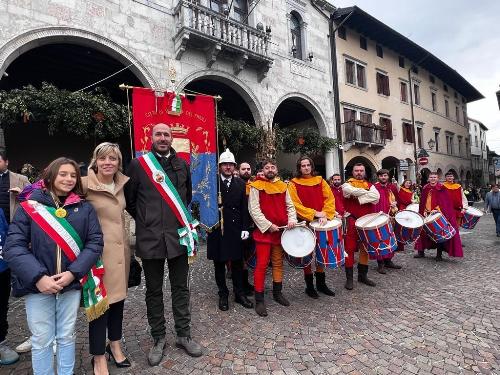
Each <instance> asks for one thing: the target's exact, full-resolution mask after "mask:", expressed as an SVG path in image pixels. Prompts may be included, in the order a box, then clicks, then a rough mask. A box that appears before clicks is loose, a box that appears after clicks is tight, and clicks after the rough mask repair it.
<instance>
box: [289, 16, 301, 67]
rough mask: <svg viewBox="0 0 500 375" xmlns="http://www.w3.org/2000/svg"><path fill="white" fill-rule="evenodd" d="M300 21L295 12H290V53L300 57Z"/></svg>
mask: <svg viewBox="0 0 500 375" xmlns="http://www.w3.org/2000/svg"><path fill="white" fill-rule="evenodd" d="M301 24H302V21H301V19H300V16H299V15H298V14H296V13H295V12H292V13H290V32H291V36H292V55H293V57H295V58H297V59H302V25H301Z"/></svg>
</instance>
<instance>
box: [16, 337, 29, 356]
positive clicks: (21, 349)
mask: <svg viewBox="0 0 500 375" xmlns="http://www.w3.org/2000/svg"><path fill="white" fill-rule="evenodd" d="M15 351H16V352H18V353H27V352H30V351H31V337H30V338H29V339H28V340H26V341H25V342H23V343H21V344H19V345H18V346H16V349H15Z"/></svg>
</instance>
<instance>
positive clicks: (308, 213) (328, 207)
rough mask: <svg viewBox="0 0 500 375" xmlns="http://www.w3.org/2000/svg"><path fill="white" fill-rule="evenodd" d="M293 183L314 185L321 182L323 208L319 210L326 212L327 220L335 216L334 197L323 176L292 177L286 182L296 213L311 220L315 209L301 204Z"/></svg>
mask: <svg viewBox="0 0 500 375" xmlns="http://www.w3.org/2000/svg"><path fill="white" fill-rule="evenodd" d="M295 184H298V185H302V186H315V185H318V184H321V192H322V194H323V208H322V209H321V211H323V212H325V213H326V217H327V218H328V220H332V219H333V217H334V216H335V197H334V196H333V193H332V189H330V186H328V184H327V182H326V181H325V180H324V179H323V177H321V176H315V177H310V178H294V179H292V183H290V184H288V192H289V193H290V198H292V201H293V204H294V206H295V210H296V211H297V215H298V216H299V217H301V218H303V219H305V220H307V221H313V220H314V215H315V214H316V210H314V209H313V208H309V207H306V206H304V205H303V204H302V201H301V199H300V198H299V195H298V193H297V188H296V187H295Z"/></svg>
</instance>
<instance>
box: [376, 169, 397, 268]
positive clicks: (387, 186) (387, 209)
mask: <svg viewBox="0 0 500 375" xmlns="http://www.w3.org/2000/svg"><path fill="white" fill-rule="evenodd" d="M377 179H378V181H377V182H376V183H375V187H376V188H377V190H378V192H379V194H380V199H379V201H378V203H377V204H376V205H375V211H376V212H383V213H385V214H388V215H390V216H394V215H395V214H396V212H397V211H398V202H397V196H398V188H397V186H396V185H395V184H393V183H390V182H389V171H388V170H387V169H380V170H379V171H377ZM393 257H394V253H391V254H390V255H386V256H384V257H383V258H382V257H380V258H378V259H377V263H378V267H377V271H378V273H381V274H385V273H386V272H385V268H386V267H387V268H393V269H397V270H399V269H401V266H399V265H397V264H394V262H393V261H392V258H393Z"/></svg>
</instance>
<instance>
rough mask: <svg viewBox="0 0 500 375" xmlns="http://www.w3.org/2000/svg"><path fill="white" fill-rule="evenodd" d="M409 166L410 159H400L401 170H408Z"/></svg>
mask: <svg viewBox="0 0 500 375" xmlns="http://www.w3.org/2000/svg"><path fill="white" fill-rule="evenodd" d="M408 168H409V165H408V160H405V159H400V160H399V170H400V171H407V170H408Z"/></svg>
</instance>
